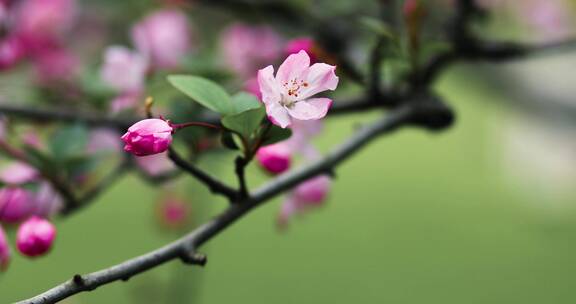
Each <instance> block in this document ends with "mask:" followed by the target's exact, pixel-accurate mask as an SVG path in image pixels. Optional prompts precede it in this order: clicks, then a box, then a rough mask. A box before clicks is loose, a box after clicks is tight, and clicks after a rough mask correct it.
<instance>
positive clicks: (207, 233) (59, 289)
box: [19, 102, 447, 304]
mask: <svg viewBox="0 0 576 304" xmlns="http://www.w3.org/2000/svg"><path fill="white" fill-rule="evenodd" d="M422 105H429V104H427V103H417V102H411V103H408V104H407V105H405V106H402V107H400V108H398V109H396V110H393V111H392V112H391V113H390V114H389V115H388V116H386V117H383V118H381V119H379V120H378V121H376V122H375V123H373V124H371V125H368V126H366V127H364V128H362V129H360V130H359V131H357V132H356V133H355V134H354V135H353V136H352V137H351V138H349V139H348V140H347V141H346V142H344V143H343V144H342V145H340V146H339V147H337V148H336V149H335V150H333V152H331V153H330V154H329V155H328V156H327V157H326V158H324V159H323V160H321V161H317V162H315V163H313V164H311V165H309V166H306V167H302V168H300V169H298V170H295V171H292V172H289V173H286V174H283V175H281V176H279V177H277V178H276V179H274V180H273V181H271V182H269V183H268V184H266V185H265V186H263V187H261V188H260V189H258V190H256V191H255V192H254V194H253V195H252V196H251V197H250V198H249V199H247V200H246V201H243V202H240V203H238V204H233V205H231V206H230V207H229V208H228V209H227V210H226V211H225V212H224V213H222V214H221V215H220V216H218V217H216V218H214V219H213V220H211V221H209V222H207V223H206V224H204V225H202V226H200V227H198V228H197V229H196V230H194V231H192V232H191V233H189V234H188V235H186V236H184V237H182V238H181V239H179V240H176V241H175V242H172V243H170V244H168V245H166V246H164V247H162V248H159V249H156V250H154V251H151V252H149V253H147V254H144V255H141V256H139V257H136V258H133V259H130V260H127V261H125V262H122V263H120V264H117V265H115V266H112V267H110V268H106V269H103V270H100V271H97V272H93V273H90V274H86V275H75V276H74V278H72V279H70V280H68V281H66V282H64V283H62V284H61V285H58V286H56V287H54V288H52V289H50V290H48V291H46V292H44V293H42V294H40V295H38V296H36V297H33V298H30V299H27V300H23V301H21V302H19V303H21V304H40V303H55V302H57V301H60V300H63V299H65V298H68V297H70V296H72V295H74V294H77V293H80V292H84V291H90V290H94V289H96V288H97V287H99V286H102V285H105V284H108V283H111V282H114V281H118V280H127V279H129V278H130V277H132V276H134V275H137V274H139V273H142V272H144V271H146V270H149V269H151V268H153V267H156V266H158V265H160V264H163V263H165V262H167V261H170V260H173V259H176V258H183V257H190V253H191V252H194V251H195V250H196V249H197V248H198V247H200V246H201V245H202V244H204V243H205V242H207V241H209V240H210V239H212V238H213V237H214V236H216V235H218V234H219V233H220V232H221V231H223V230H224V229H226V228H227V227H229V226H230V225H231V224H232V223H234V222H236V221H237V220H238V219H240V218H241V217H242V216H243V215H245V214H246V213H248V212H249V211H251V210H252V209H254V208H256V207H257V206H259V205H260V204H262V203H264V202H265V201H268V200H269V199H271V198H273V197H275V196H277V195H279V194H281V193H283V192H284V191H286V190H288V189H290V188H292V187H294V186H295V185H297V184H299V183H301V182H303V181H305V180H307V179H309V178H312V177H314V176H317V175H319V174H322V173H324V172H327V171H329V170H331V169H332V168H334V167H335V166H337V165H338V164H340V163H342V162H343V161H344V160H346V159H348V158H349V157H351V156H352V155H353V154H355V153H356V152H358V151H359V150H360V149H362V148H363V147H365V146H366V145H367V144H368V143H370V142H371V141H372V140H374V139H375V138H377V137H378V136H380V135H382V134H386V133H390V132H392V131H394V130H396V129H398V128H399V127H401V126H404V125H409V124H414V123H418V121H419V120H418V118H419V117H420V115H422V113H424V111H425V112H427V113H428V112H429V110H430V108H426V107H422V110H420V108H421V106H422ZM429 106H430V105H429ZM440 108H441V109H442V110H444V109H445V108H444V107H440ZM440 108H439V109H440ZM430 113H437V112H430ZM446 126H447V125H446ZM172 155H173V156H174V155H176V159H177V160H178V159H179V158H178V156H177V154H174V153H172Z"/></svg>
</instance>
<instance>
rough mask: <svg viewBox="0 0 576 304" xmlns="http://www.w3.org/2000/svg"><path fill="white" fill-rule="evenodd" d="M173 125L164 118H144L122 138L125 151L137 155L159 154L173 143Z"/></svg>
mask: <svg viewBox="0 0 576 304" xmlns="http://www.w3.org/2000/svg"><path fill="white" fill-rule="evenodd" d="M172 131H173V129H172V127H171V126H170V125H169V124H168V123H167V122H166V121H164V120H162V119H155V118H151V119H144V120H141V121H139V122H137V123H135V124H134V125H132V126H131V127H130V128H129V129H128V132H126V134H124V135H123V136H122V140H123V141H124V143H125V144H126V145H125V146H124V151H126V152H130V153H132V154H134V155H136V156H146V155H152V154H158V153H162V152H164V151H166V150H167V149H168V147H169V146H170V144H171V143H172Z"/></svg>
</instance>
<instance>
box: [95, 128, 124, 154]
mask: <svg viewBox="0 0 576 304" xmlns="http://www.w3.org/2000/svg"><path fill="white" fill-rule="evenodd" d="M118 135H119V134H118V132H116V131H112V130H110V129H95V130H93V131H91V132H90V137H89V138H88V144H87V145H86V152H88V153H89V154H95V153H102V152H104V153H105V152H118V151H121V150H122V143H121V142H120V141H119V140H118Z"/></svg>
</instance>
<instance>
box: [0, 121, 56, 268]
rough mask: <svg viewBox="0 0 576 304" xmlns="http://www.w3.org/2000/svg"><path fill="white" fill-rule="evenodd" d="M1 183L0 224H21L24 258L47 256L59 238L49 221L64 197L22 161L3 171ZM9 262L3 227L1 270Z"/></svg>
mask: <svg viewBox="0 0 576 304" xmlns="http://www.w3.org/2000/svg"><path fill="white" fill-rule="evenodd" d="M2 127H4V124H2ZM0 140H2V141H4V138H3V137H1V138H0ZM4 143H6V142H4ZM0 181H1V182H2V183H3V184H5V186H4V187H3V188H1V189H0V223H2V224H6V225H7V226H8V227H10V226H12V225H16V224H17V225H19V227H18V232H17V239H16V245H17V248H18V251H19V252H20V253H22V254H23V255H25V256H29V257H33V256H39V255H42V254H44V253H46V252H47V251H48V250H49V249H50V248H51V246H52V243H53V241H54V237H55V228H54V226H53V225H52V224H51V223H50V222H49V221H48V220H47V219H46V218H48V217H50V216H52V215H53V214H55V213H56V212H58V210H59V208H60V206H61V199H60V196H59V195H58V194H57V193H56V192H55V191H54V189H53V188H52V186H51V185H50V184H49V183H47V182H45V181H42V179H41V178H40V174H39V172H38V171H37V170H36V169H35V168H33V167H31V166H29V165H28V164H25V163H22V162H13V163H10V164H8V165H6V166H5V167H4V168H3V169H2V170H0ZM28 185H33V186H32V187H29V186H28ZM34 189H35V190H34ZM9 261H10V246H9V244H8V241H7V238H6V235H5V233H4V230H3V228H2V226H0V270H5V269H6V267H7V265H8V263H9Z"/></svg>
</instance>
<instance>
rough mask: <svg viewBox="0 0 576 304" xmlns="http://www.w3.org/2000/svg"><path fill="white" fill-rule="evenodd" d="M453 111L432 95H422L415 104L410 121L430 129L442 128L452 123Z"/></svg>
mask: <svg viewBox="0 0 576 304" xmlns="http://www.w3.org/2000/svg"><path fill="white" fill-rule="evenodd" d="M454 120H455V115H454V111H453V110H452V109H451V108H449V107H448V106H447V105H446V104H445V103H444V102H442V100H440V98H438V97H437V96H434V95H428V96H424V98H423V99H422V101H419V102H418V104H417V105H416V106H415V109H414V112H413V114H412V119H411V123H412V124H414V125H418V126H422V127H425V128H427V129H429V130H432V131H440V130H444V129H446V128H448V127H450V126H452V124H453V123H454Z"/></svg>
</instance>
